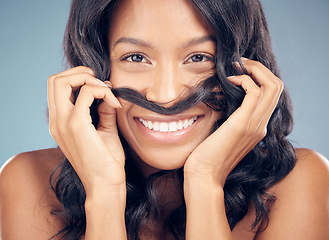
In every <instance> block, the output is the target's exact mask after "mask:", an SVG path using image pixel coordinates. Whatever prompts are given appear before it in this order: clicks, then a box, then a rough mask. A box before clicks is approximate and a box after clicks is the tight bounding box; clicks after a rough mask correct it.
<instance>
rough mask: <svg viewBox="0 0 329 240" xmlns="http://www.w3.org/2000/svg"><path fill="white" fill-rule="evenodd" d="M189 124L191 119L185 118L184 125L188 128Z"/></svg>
mask: <svg viewBox="0 0 329 240" xmlns="http://www.w3.org/2000/svg"><path fill="white" fill-rule="evenodd" d="M188 125H189V121H188V120H187V119H185V120H184V122H183V127H184V128H188Z"/></svg>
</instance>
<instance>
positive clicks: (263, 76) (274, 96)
mask: <svg viewBox="0 0 329 240" xmlns="http://www.w3.org/2000/svg"><path fill="white" fill-rule="evenodd" d="M242 63H243V65H244V67H245V68H246V70H247V71H248V74H249V75H250V76H251V77H252V78H253V80H254V81H255V82H257V83H258V84H259V85H260V88H261V89H262V91H263V96H262V99H261V101H260V103H259V106H258V107H257V110H256V112H255V114H254V116H258V119H255V123H256V124H258V125H259V121H260V126H261V127H264V126H266V125H267V122H268V121H269V119H270V117H271V115H272V113H273V111H274V109H275V107H276V105H277V103H278V101H279V98H280V95H281V92H282V90H283V83H282V81H281V80H280V79H279V78H277V77H276V76H275V75H274V74H273V73H272V72H271V71H270V70H269V69H268V68H266V67H265V66H264V65H263V64H261V63H259V62H256V61H252V60H248V59H242Z"/></svg>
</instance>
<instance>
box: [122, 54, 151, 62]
mask: <svg viewBox="0 0 329 240" xmlns="http://www.w3.org/2000/svg"><path fill="white" fill-rule="evenodd" d="M133 56H139V57H142V61H140V62H138V61H132V59H131V60H128V58H132V57H133ZM144 59H145V60H146V57H145V56H144V55H143V54H141V53H129V54H127V55H124V56H123V57H122V58H121V59H120V61H128V62H134V63H145V62H143V60H144ZM146 63H150V61H148V60H146Z"/></svg>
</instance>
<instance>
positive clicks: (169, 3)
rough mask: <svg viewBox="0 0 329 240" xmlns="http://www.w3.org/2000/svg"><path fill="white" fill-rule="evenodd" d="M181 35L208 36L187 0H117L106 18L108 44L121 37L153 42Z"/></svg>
mask: <svg viewBox="0 0 329 240" xmlns="http://www.w3.org/2000/svg"><path fill="white" fill-rule="evenodd" d="M182 35H184V36H186V37H195V36H204V35H210V31H209V29H208V27H207V26H206V24H205V22H204V20H203V18H202V16H201V15H200V14H199V13H198V12H197V11H196V10H195V9H194V7H193V5H192V4H191V3H190V2H189V1H188V0H119V2H118V4H117V6H116V7H115V9H114V10H113V13H112V15H111V17H110V30H109V40H110V44H111V42H112V43H113V41H114V39H118V38H121V37H137V38H143V39H145V38H147V39H152V40H154V41H156V39H157V38H163V37H164V36H166V37H167V38H168V37H171V38H177V37H180V38H181V37H182Z"/></svg>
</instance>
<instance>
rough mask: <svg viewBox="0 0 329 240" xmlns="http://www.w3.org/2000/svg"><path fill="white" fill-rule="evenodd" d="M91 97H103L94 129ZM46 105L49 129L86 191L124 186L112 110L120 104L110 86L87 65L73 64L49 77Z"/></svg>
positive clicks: (119, 143)
mask: <svg viewBox="0 0 329 240" xmlns="http://www.w3.org/2000/svg"><path fill="white" fill-rule="evenodd" d="M78 90H80V92H79V95H78V96H77V99H76V101H75V103H74V99H75V94H76V93H77V92H78ZM94 99H103V100H104V102H103V103H102V104H101V106H100V107H99V108H98V112H99V117H100V119H99V124H98V127H97V129H96V128H95V127H94V125H93V124H92V120H91V116H90V110H89V107H90V106H91V104H92V103H93V101H94ZM48 107H49V128H50V133H51V135H52V136H53V138H54V139H55V141H56V142H57V144H58V145H59V147H60V148H61V150H62V151H63V153H64V154H65V156H66V157H67V159H68V160H69V161H70V163H71V165H72V166H73V168H74V170H75V171H76V173H77V174H78V176H79V178H80V180H81V182H82V183H83V185H84V188H85V190H86V193H87V194H88V192H91V191H93V190H95V189H97V191H99V190H108V189H109V188H110V189H113V188H117V187H120V189H122V188H123V187H124V188H125V172H124V159H125V158H124V151H123V149H122V145H121V142H120V139H119V137H118V130H117V125H116V110H115V109H116V108H120V107H121V105H120V103H119V101H118V99H117V98H116V97H115V96H114V95H113V93H112V92H111V90H110V88H109V87H107V86H106V84H104V83H103V82H101V81H100V80H97V79H96V77H95V75H94V73H93V71H92V70H91V69H90V68H87V67H82V66H81V67H76V68H72V69H69V70H66V71H64V72H61V73H58V74H55V75H52V76H51V77H49V79H48Z"/></svg>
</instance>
